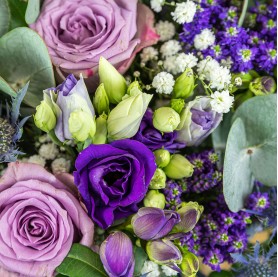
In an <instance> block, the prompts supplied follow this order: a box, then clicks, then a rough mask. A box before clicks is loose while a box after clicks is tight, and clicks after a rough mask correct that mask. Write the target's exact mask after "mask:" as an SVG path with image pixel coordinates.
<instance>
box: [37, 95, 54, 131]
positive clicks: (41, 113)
mask: <svg viewBox="0 0 278 277" xmlns="http://www.w3.org/2000/svg"><path fill="white" fill-rule="evenodd" d="M34 121H35V124H36V126H37V127H38V128H39V129H41V130H43V131H44V132H47V133H48V132H50V131H51V130H52V129H54V128H55V126H56V116H55V114H54V112H53V110H52V109H51V106H50V105H49V104H48V103H47V101H46V100H43V101H41V103H40V105H38V106H37V107H36V113H35V116H34Z"/></svg>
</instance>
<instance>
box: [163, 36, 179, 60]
mask: <svg viewBox="0 0 278 277" xmlns="http://www.w3.org/2000/svg"><path fill="white" fill-rule="evenodd" d="M180 50H181V45H180V43H179V42H178V41H177V40H169V41H167V42H165V43H163V45H162V46H161V47H160V53H161V55H162V57H164V58H165V57H169V56H174V55H175V54H177V53H178V52H179V51H180Z"/></svg>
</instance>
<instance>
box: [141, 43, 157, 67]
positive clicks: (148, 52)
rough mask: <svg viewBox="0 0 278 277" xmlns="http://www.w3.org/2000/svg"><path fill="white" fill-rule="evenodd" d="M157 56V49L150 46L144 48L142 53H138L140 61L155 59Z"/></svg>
mask: <svg viewBox="0 0 278 277" xmlns="http://www.w3.org/2000/svg"><path fill="white" fill-rule="evenodd" d="M157 56H158V51H157V50H156V49H155V48H154V47H152V46H149V47H146V48H144V49H143V51H142V53H141V54H140V57H141V61H142V62H143V63H146V62H148V61H151V60H155V59H157Z"/></svg>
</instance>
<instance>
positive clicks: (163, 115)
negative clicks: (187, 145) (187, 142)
mask: <svg viewBox="0 0 278 277" xmlns="http://www.w3.org/2000/svg"><path fill="white" fill-rule="evenodd" d="M179 124H180V116H179V114H178V113H177V112H176V111H175V110H173V109H172V108H169V107H161V108H159V109H157V110H155V112H154V115H153V126H154V127H155V128H156V129H157V130H159V131H161V132H165V133H170V132H173V131H174V130H175V129H176V128H177V127H178V125H179Z"/></svg>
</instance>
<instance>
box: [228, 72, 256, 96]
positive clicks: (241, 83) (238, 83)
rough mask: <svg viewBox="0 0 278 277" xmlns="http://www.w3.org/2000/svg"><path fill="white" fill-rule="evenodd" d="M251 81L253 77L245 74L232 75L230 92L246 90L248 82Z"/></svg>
mask: <svg viewBox="0 0 278 277" xmlns="http://www.w3.org/2000/svg"><path fill="white" fill-rule="evenodd" d="M252 80H253V76H252V75H251V74H250V73H249V72H247V73H236V74H233V75H232V84H234V86H233V89H232V92H235V91H237V90H238V89H247V88H248V87H249V84H250V82H251V81H252Z"/></svg>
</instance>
